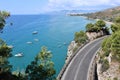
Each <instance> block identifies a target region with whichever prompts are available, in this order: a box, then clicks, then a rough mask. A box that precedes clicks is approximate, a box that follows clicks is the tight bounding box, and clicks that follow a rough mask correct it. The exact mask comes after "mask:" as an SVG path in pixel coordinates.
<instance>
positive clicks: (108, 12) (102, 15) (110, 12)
mask: <svg viewBox="0 0 120 80" xmlns="http://www.w3.org/2000/svg"><path fill="white" fill-rule="evenodd" d="M81 16H87V17H88V18H92V19H102V20H106V21H110V22H113V21H114V18H115V17H118V16H120V6H117V7H114V8H109V9H105V10H103V11H98V12H95V13H85V14H81Z"/></svg>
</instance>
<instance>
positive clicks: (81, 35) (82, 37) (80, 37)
mask: <svg viewBox="0 0 120 80" xmlns="http://www.w3.org/2000/svg"><path fill="white" fill-rule="evenodd" d="M87 39H88V38H87V35H86V34H85V32H84V31H80V32H76V33H75V37H74V40H75V42H76V43H78V45H81V44H83V43H85V42H86V41H87Z"/></svg>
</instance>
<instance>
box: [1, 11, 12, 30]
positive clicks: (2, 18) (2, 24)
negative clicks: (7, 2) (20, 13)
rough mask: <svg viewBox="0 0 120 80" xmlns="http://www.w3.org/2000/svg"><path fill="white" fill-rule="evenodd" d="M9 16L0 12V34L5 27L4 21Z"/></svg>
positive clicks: (7, 13)
mask: <svg viewBox="0 0 120 80" xmlns="http://www.w3.org/2000/svg"><path fill="white" fill-rule="evenodd" d="M9 16H10V13H9V12H7V11H0V32H2V29H3V28H4V26H5V19H6V18H7V17H9Z"/></svg>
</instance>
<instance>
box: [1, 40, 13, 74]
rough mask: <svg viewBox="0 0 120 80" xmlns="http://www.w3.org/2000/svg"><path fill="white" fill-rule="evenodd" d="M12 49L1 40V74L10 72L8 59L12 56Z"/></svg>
mask: <svg viewBox="0 0 120 80" xmlns="http://www.w3.org/2000/svg"><path fill="white" fill-rule="evenodd" d="M11 51H12V50H11V48H9V47H8V46H7V44H6V43H5V42H4V41H3V40H1V39H0V72H1V73H2V72H10V70H11V67H12V66H11V65H10V64H9V61H8V58H9V57H10V55H11Z"/></svg>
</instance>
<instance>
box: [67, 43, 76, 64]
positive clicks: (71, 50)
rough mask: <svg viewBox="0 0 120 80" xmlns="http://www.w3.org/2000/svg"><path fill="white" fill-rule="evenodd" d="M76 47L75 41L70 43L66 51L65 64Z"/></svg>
mask: <svg viewBox="0 0 120 80" xmlns="http://www.w3.org/2000/svg"><path fill="white" fill-rule="evenodd" d="M76 47H77V43H75V41H72V42H71V43H70V45H69V46H68V51H67V59H66V62H67V61H68V60H69V58H70V57H71V55H72V54H73V52H74V49H75V48H76Z"/></svg>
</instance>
